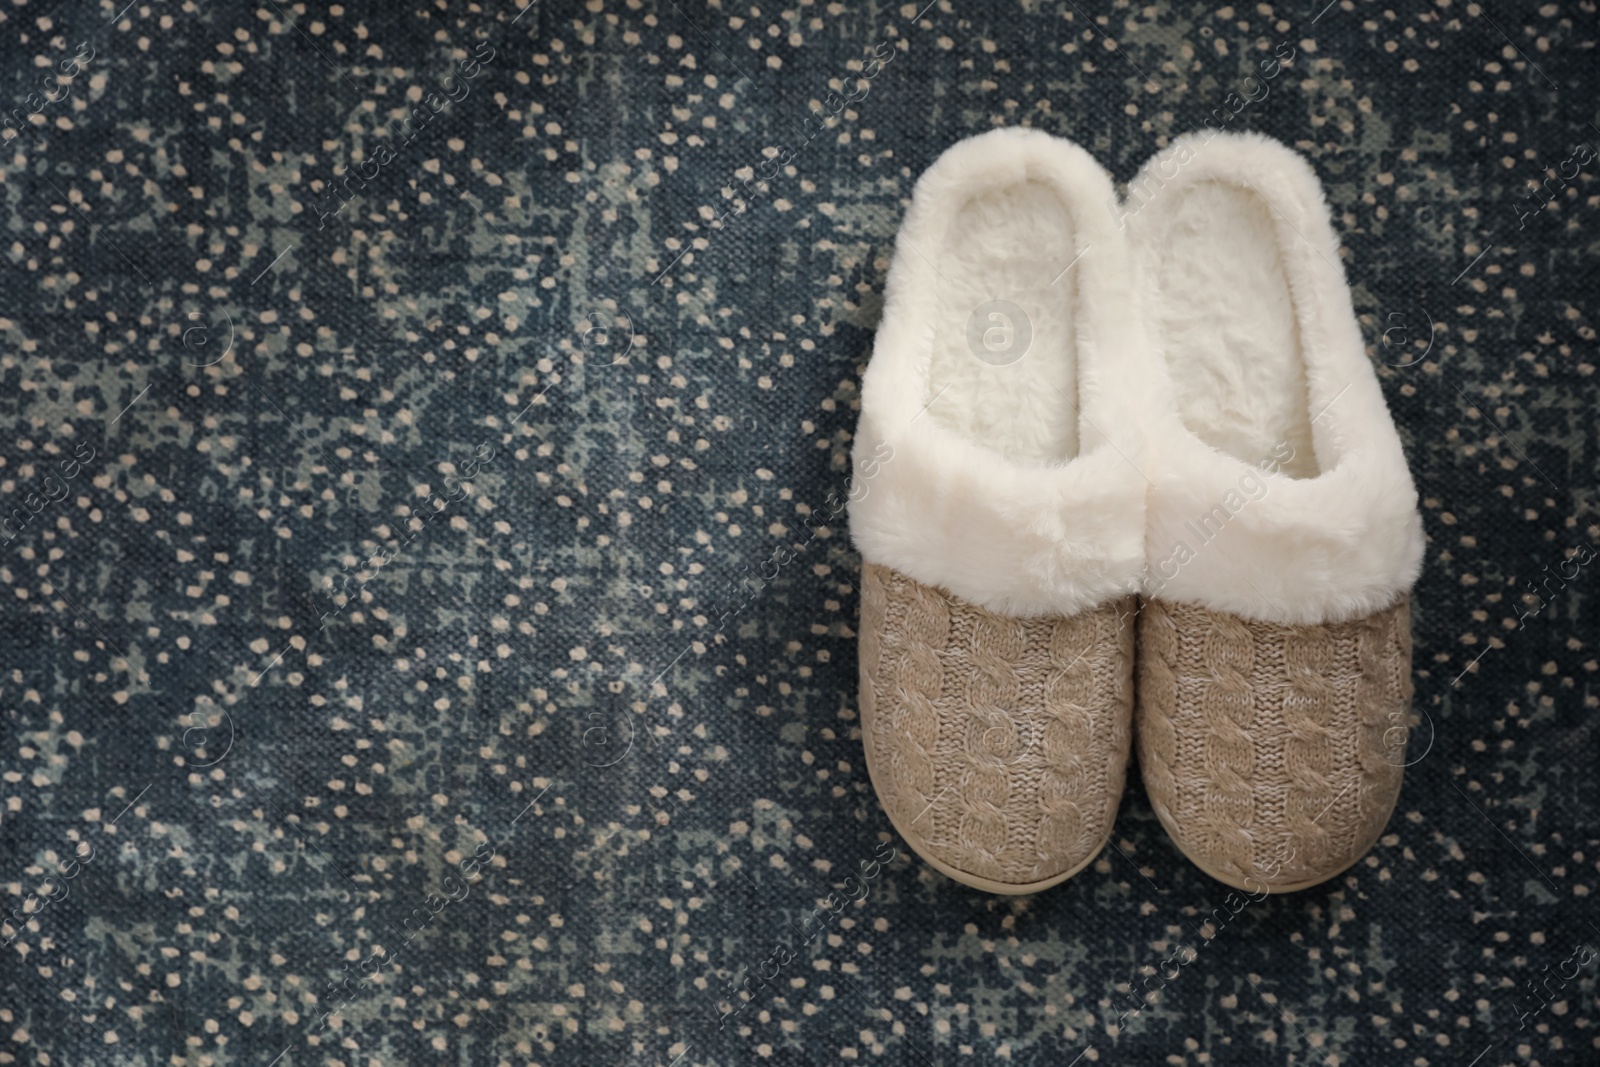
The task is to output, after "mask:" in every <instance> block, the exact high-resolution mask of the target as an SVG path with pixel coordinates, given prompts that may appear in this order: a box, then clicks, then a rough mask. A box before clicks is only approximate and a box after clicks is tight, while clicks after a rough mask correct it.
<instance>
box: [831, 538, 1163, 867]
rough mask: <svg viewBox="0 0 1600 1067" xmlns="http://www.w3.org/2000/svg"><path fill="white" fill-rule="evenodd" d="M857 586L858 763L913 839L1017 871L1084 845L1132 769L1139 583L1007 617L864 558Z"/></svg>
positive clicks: (1063, 858)
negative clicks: (1094, 601)
mask: <svg viewBox="0 0 1600 1067" xmlns="http://www.w3.org/2000/svg"><path fill="white" fill-rule="evenodd" d="M861 591H862V613H861V719H862V735H863V738H864V740H865V744H866V750H867V766H868V769H869V771H870V772H871V775H872V783H873V786H874V787H875V788H876V789H877V793H878V797H879V799H880V800H881V801H882V803H883V806H884V808H885V810H886V811H888V813H889V817H890V819H891V820H892V821H893V822H894V824H895V827H896V828H897V829H898V830H899V831H900V832H901V834H902V835H903V836H904V837H905V838H906V840H907V841H909V842H910V843H911V845H912V846H913V847H915V848H916V849H917V850H918V851H919V852H921V853H922V854H923V855H924V856H927V857H928V858H930V859H933V860H935V861H937V862H939V863H943V864H944V865H946V866H947V867H950V868H953V869H954V870H956V871H960V872H964V873H967V874H970V875H974V876H976V877H979V878H984V879H988V880H990V881H994V882H1000V883H1004V884H1006V885H1016V886H1022V885H1030V884H1032V883H1037V882H1041V881H1047V880H1049V879H1051V878H1053V877H1056V876H1058V875H1062V874H1065V873H1068V872H1070V871H1072V870H1075V869H1076V868H1078V867H1080V866H1082V865H1083V864H1084V863H1086V862H1087V861H1088V860H1089V859H1090V858H1092V857H1093V856H1094V854H1095V853H1096V852H1098V851H1099V849H1100V847H1101V845H1102V844H1104V842H1105V839H1106V837H1107V836H1108V835H1109V834H1110V832H1111V824H1112V821H1113V819H1114V818H1115V817H1116V812H1117V804H1118V802H1119V801H1120V800H1121V797H1122V785H1123V776H1124V774H1125V773H1126V770H1127V762H1128V749H1129V746H1130V744H1131V729H1130V719H1131V716H1132V701H1133V677H1132V674H1133V637H1134V632H1133V631H1134V627H1133V623H1132V616H1133V599H1132V598H1131V597H1129V598H1126V599H1123V600H1118V601H1114V602H1111V603H1108V604H1105V605H1102V606H1100V607H1098V608H1096V609H1094V610H1093V611H1088V612H1084V613H1081V614H1079V615H1076V616H1074V617H1072V618H1058V617H1041V618H1026V619H1022V618H1010V617H1006V616H1002V615H996V614H994V613H993V612H990V611H988V610H986V609H984V608H980V607H978V606H976V605H974V604H970V603H967V602H966V601H964V600H961V599H960V598H958V597H955V596H952V595H950V594H947V593H945V592H943V591H941V590H939V589H936V588H934V587H932V586H927V585H923V584H921V583H919V582H917V581H914V580H913V579H911V578H907V577H906V576H905V575H903V574H900V573H899V572H898V571H895V570H893V569H891V568H888V567H883V566H879V565H877V564H872V563H868V564H866V565H865V566H864V567H863V570H862V590H861Z"/></svg>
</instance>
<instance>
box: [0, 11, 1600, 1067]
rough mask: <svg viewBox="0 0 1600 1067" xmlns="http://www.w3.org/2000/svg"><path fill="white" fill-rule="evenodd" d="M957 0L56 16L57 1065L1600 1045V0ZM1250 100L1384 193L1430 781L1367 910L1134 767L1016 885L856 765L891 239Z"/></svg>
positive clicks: (27, 644)
mask: <svg viewBox="0 0 1600 1067" xmlns="http://www.w3.org/2000/svg"><path fill="white" fill-rule="evenodd" d="M924 3H925V0H923V2H918V3H916V4H888V5H885V4H843V3H837V4H835V3H787V4H774V5H767V4H760V3H740V4H729V3H707V2H705V0H695V2H693V3H690V2H687V0H676V2H675V3H674V2H672V0H667V2H665V3H656V2H653V0H652V2H647V0H559V2H558V0H541V2H539V3H537V4H531V5H528V6H526V7H523V6H521V5H519V4H518V3H517V2H515V0H510V2H508V3H506V4H489V3H457V2H445V0H441V2H439V3H433V2H428V3H419V2H414V0H402V2H399V3H389V4H377V3H367V4H359V5H358V4H347V3H339V4H310V3H300V2H295V3H289V2H286V0H264V2H262V3H247V4H243V5H235V4H203V3H197V2H193V0H174V2H170V3H154V2H149V0H133V2H132V3H127V2H126V0H115V2H113V0H86V2H76V0H75V2H71V3H41V2H38V0H34V2H30V3H25V4H24V3H15V2H13V0H3V3H0V55H3V56H4V57H5V59H6V62H4V63H0V90H3V96H0V142H3V143H0V199H3V201H4V210H5V220H6V231H5V238H4V257H3V258H4V262H3V263H0V338H3V340H4V345H3V348H0V382H3V387H0V426H3V427H4V431H5V432H4V435H3V436H0V527H3V531H0V552H3V553H4V556H3V559H0V600H3V603H4V607H3V612H4V615H3V625H0V715H3V718H4V726H5V729H4V731H3V733H0V865H3V869H0V905H3V907H4V911H5V917H4V919H3V925H0V940H3V942H4V951H5V953H6V955H5V961H6V962H5V967H4V968H3V969H0V1064H41V1065H43V1064H49V1065H56V1064H72V1065H76V1064H82V1063H95V1064H116V1065H128V1067H154V1065H158V1064H159V1065H185V1067H187V1065H196V1067H209V1065H220V1067H231V1065H236V1064H238V1065H242V1064H253V1065H261V1067H267V1065H276V1067H304V1065H307V1064H326V1065H350V1067H355V1065H360V1067H371V1065H378V1064H382V1065H399V1064H423V1063H444V1062H450V1063H457V1064H474V1065H477V1064H485V1065H489V1064H495V1065H498V1064H507V1065H518V1067H521V1065H525V1064H539V1065H542V1067H544V1065H567V1064H573V1065H579V1064H581V1065H589V1064H601V1063H606V1064H637V1065H653V1067H668V1065H676V1067H689V1065H710V1064H718V1065H731V1064H741V1065H742V1064H751V1063H761V1062H769V1061H771V1062H778V1063H804V1064H823V1063H827V1064H834V1063H844V1064H854V1063H884V1064H890V1063H893V1064H923V1063H929V1064H939V1065H941V1067H943V1065H945V1064H959V1063H972V1064H996V1063H1000V1064H1009V1063H1016V1064H1060V1065H1066V1064H1080V1065H1088V1064H1132V1063H1137V1064H1163V1065H1185V1067H1187V1065H1190V1064H1195V1065H1199V1064H1205V1065H1213V1064H1215V1065H1241V1067H1243V1065H1249V1067H1260V1065H1263V1064H1294V1065H1301V1064H1326V1065H1329V1067H1343V1065H1356V1064H1379V1063H1381V1064H1395V1065H1404V1067H1424V1065H1441V1067H1442V1065H1446V1064H1450V1065H1475V1067H1497V1065H1504V1064H1517V1065H1524V1064H1526V1065H1532V1064H1541V1065H1546V1067H1564V1065H1577V1064H1586V1063H1593V1062H1595V1061H1596V1059H1597V1057H1600V1048H1597V1037H1596V1034H1597V1029H1596V1022H1597V1019H1600V1005H1597V1001H1596V984H1595V983H1596V969H1597V967H1600V964H1597V963H1596V956H1595V950H1596V949H1600V928H1597V924H1600V909H1597V908H1596V904H1595V897H1594V893H1595V889H1596V886H1597V882H1600V879H1597V860H1600V830H1597V828H1596V822H1595V791H1596V783H1595V776H1594V769H1595V766H1596V762H1597V755H1600V751H1597V745H1600V742H1597V740H1596V736H1595V732H1594V722H1595V714H1596V705H1597V703H1600V689H1597V687H1596V672H1597V669H1600V667H1597V662H1596V651H1595V644H1596V640H1597V638H1600V634H1597V633H1596V620H1597V618H1600V613H1597V612H1596V610H1595V603H1594V590H1595V570H1596V564H1595V563H1594V562H1593V560H1594V557H1595V553H1596V552H1597V551H1600V548H1597V547H1596V546H1597V543H1600V519H1597V515H1596V510H1595V499H1594V486H1595V478H1596V472H1597V453H1596V449H1597V441H1596V433H1595V425H1596V424H1595V410H1596V400H1597V396H1596V387H1595V377H1594V371H1595V318H1594V315H1595V306H1594V295H1595V292H1596V281H1597V277H1596V266H1595V264H1596V262H1597V257H1596V253H1597V251H1600V247H1597V245H1600V237H1597V236H1596V235H1597V234H1600V203H1597V190H1600V186H1597V185H1596V174H1597V173H1600V158H1597V155H1596V152H1595V146H1597V145H1600V129H1597V128H1596V126H1595V123H1596V122H1600V115H1597V114H1596V112H1595V108H1594V100H1595V98H1596V94H1595V89H1596V68H1595V62H1594V57H1595V47H1596V26H1597V20H1596V13H1595V6H1594V3H1593V2H1592V0H1582V2H1569V0H1558V2H1552V3H1549V4H1493V5H1488V6H1480V5H1477V4H1474V3H1460V2H1458V0H1450V2H1445V0H1439V2H1429V3H1422V4H1412V5H1391V6H1388V7H1385V6H1383V5H1380V4H1375V3H1366V2H1358V0H1333V2H1331V3H1327V4H1326V6H1324V5H1323V3H1320V2H1319V3H1307V4H1304V5H1301V6H1295V7H1289V6H1279V5H1276V4H1271V5H1255V4H1250V5H1244V4H1240V5H1225V6H1217V5H1206V4H1200V3H1181V4H1179V3H1170V2H1167V0H1152V2H1151V3H1149V4H1143V5H1130V4H1113V5H1110V6H1106V5H1101V4H1094V5H1091V4H1086V3H1066V4H1042V3H1037V2H1034V0H998V2H995V3H978V2H975V0H933V2H932V3H926V6H924ZM1207 121H1210V122H1212V123H1214V124H1222V125H1225V126H1226V128H1246V129H1252V130H1258V131H1262V132H1265V133H1267V134H1270V135H1272V136H1274V137H1276V138H1278V139H1280V140H1282V141H1284V142H1286V143H1288V144H1290V145H1292V146H1293V147H1295V148H1296V149H1298V150H1299V151H1301V152H1303V153H1304V154H1305V155H1306V157H1307V158H1308V159H1309V160H1310V162H1311V164H1312V165H1313V167H1314V168H1315V169H1316V171H1317V174H1318V176H1319V177H1320V179H1321V180H1322V182H1323V183H1324V185H1325V187H1326V189H1327V191H1328V195H1329V198H1330V200H1331V203H1332V207H1333V220H1334V227H1335V230H1336V231H1337V232H1338V233H1339V234H1340V236H1341V240H1342V249H1341V256H1342V257H1343V260H1344V265H1345V269H1346V270H1347V272H1348V274H1349V278H1350V282H1351V286H1352V290H1353V294H1354V298H1355V306H1356V308H1357V311H1358V313H1359V315H1360V317H1361V321H1362V326H1363V329H1364V330H1365V332H1366V335H1367V338H1368V343H1369V345H1370V352H1371V356H1372V359H1373V361H1374V364H1375V366H1376V367H1377V368H1378V372H1379V375H1380V380H1381V382H1382V385H1383V389H1384V392H1385V395H1386V397H1387V399H1388V401H1389V403H1390V405H1391V408H1392V410H1393V413H1394V416H1395V419H1396V422H1397V423H1398V425H1399V427H1400V430H1401V434H1402V437H1403V439H1404V443H1405V447H1406V451H1407V458H1408V460H1409V461H1410V464H1411V466H1412V469H1413V471H1414V473H1415V475H1416V479H1417V483H1418V486H1419V489H1420V493H1421V502H1420V503H1421V511H1422V515H1423V520H1424V523H1425V526H1426V531H1427V535H1428V549H1427V557H1426V563H1425V569H1424V572H1423V576H1422V579H1421V582H1420V584H1419V586H1418V588H1417V590H1416V597H1415V616H1414V620H1413V631H1414V639H1415V647H1414V652H1415V657H1414V676H1413V682H1414V687H1415V694H1416V695H1415V705H1414V715H1413V716H1412V718H1413V719H1414V720H1415V721H1414V722H1411V723H1408V725H1407V726H1406V727H1405V728H1406V729H1408V730H1409V731H1410V737H1409V739H1408V744H1407V746H1406V748H1405V751H1406V752H1407V759H1408V760H1409V761H1412V762H1411V765H1410V766H1409V767H1407V768H1406V771H1405V781H1404V786H1403V788H1402V791H1401V795H1400V799H1399V804H1398V807H1397V809H1396V812H1395V815H1394V817H1393V819H1392V820H1391V822H1390V824H1389V826H1388V828H1387V830H1386V831H1385V832H1384V834H1383V836H1382V837H1381V838H1380V839H1379V841H1378V843H1377V845H1376V846H1375V847H1374V848H1373V850H1372V851H1371V852H1370V853H1369V854H1367V855H1366V856H1365V858H1364V859H1362V860H1361V861H1360V862H1359V863H1357V864H1356V865H1355V866H1354V867H1352V868H1351V869H1350V870H1349V871H1347V872H1345V873H1344V874H1342V875H1340V876H1339V877H1338V878H1336V879H1334V880H1333V881H1332V882H1329V883H1327V884H1325V885H1321V886H1318V887H1316V888H1315V889H1311V890H1307V891H1304V892H1300V893H1293V894H1288V895H1286V896H1283V897H1270V898H1267V899H1265V900H1260V901H1256V900H1253V899H1250V898H1248V897H1241V896H1240V895H1239V894H1237V893H1231V892H1229V891H1228V890H1227V889H1226V887H1224V886H1222V885H1220V884H1219V883H1217V882H1214V881H1212V880H1211V879H1209V878H1208V877H1206V876H1205V875H1204V874H1202V873H1201V872H1199V871H1198V870H1196V869H1195V868H1194V867H1192V866H1190V865H1189V864H1188V863H1186V862H1185V861H1184V860H1183V858H1182V857H1181V855H1180V854H1179V853H1178V851H1177V849H1176V848H1175V847H1174V846H1173V844H1172V843H1171V842H1170V841H1169V840H1168V839H1167V838H1166V836H1165V835H1164V834H1163V832H1162V831H1161V829H1160V827H1159V825H1158V823H1157V820H1156V818H1155V816H1154V815H1153V814H1152V812H1151V809H1150V804H1149V802H1148V800H1147V798H1146V797H1145V796H1144V794H1143V793H1142V791H1141V790H1140V788H1139V786H1138V784H1137V777H1138V776H1137V775H1130V781H1131V784H1130V786H1129V792H1128V795H1127V796H1126V798H1125V799H1124V800H1123V803H1122V805H1121V808H1120V811H1119V814H1118V816H1117V822H1116V825H1115V829H1114V832H1113V834H1112V836H1111V839H1110V841H1109V842H1108V845H1107V847H1106V848H1105V849H1104V850H1103V851H1102V852H1101V854H1100V855H1099V857H1098V858H1097V859H1096V860H1095V862H1094V863H1092V864H1091V865H1090V866H1089V867H1088V868H1086V869H1085V870H1084V871H1083V872H1081V873H1080V874H1078V875H1076V876H1075V877H1074V878H1072V879H1071V880H1070V881H1068V882H1066V883H1065V884H1063V885H1061V886H1059V887H1057V888H1055V889H1053V890H1051V891H1049V892H1047V893H1043V894H1038V895H1034V896H1026V897H1017V898H1004V897H998V896H992V895H987V894H983V893H980V892H976V891H973V890H970V889H967V888H965V887H963V886H959V885H956V884H954V883H952V882H951V881H950V880H948V879H946V878H944V877H943V876H941V875H939V874H937V873H936V872H934V871H932V870H930V869H929V868H928V867H927V866H926V865H925V864H921V863H918V862H916V861H915V860H914V858H913V857H912V856H911V855H910V851H909V849H907V848H906V847H904V843H903V842H901V841H900V840H899V839H898V838H897V837H896V836H895V835H894V833H893V829H892V827H891V826H890V824H889V822H888V820H887V819H886V817H885V816H884V814H883V812H882V811H881V809H880V808H879V807H878V805H877V803H876V801H875V800H874V798H873V795H872V792H871V787H870V784H869V782H868V778H867V771H866V767H865V763H864V759H863V750H862V741H861V737H860V720H859V717H858V707H857V697H856V676H857V663H856V646H857V632H856V628H857V619H858V613H859V608H860V594H859V583H860V561H859V558H858V557H857V556H856V555H855V554H854V552H853V551H852V550H851V548H850V543H849V537H848V530H847V528H846V526H845V523H844V513H843V501H844V499H845V498H846V497H847V496H848V494H849V493H851V492H853V491H854V492H860V491H869V492H870V491H871V486H870V480H867V481H865V482H863V483H862V485H860V486H857V487H855V488H852V485H851V480H850V469H849V449H850V444H851V434H852V431H853V429H854V426H855V420H856V418H857V404H858V395H859V394H858V383H859V381H860V375H861V372H862V369H863V367H864V366H865V364H866V360H867V357H868V354H869V352H870V349H871V338H872V332H873V330H874V328H875V326H876V324H877V322H878V319H879V316H880V313H881V300H882V293H883V283H884V278H885V274H886V271H887V269H888V265H889V261H890V258H891V255H892V252H893V247H894V246H893V241H894V235H895V231H896V227H897V225H898V223H899V220H900V219H901V217H902V215H903V213H904V210H905V205H906V204H907V203H908V202H909V198H910V194H911V190H912V187H913V184H914V182H915V180H916V178H917V176H918V175H919V174H920V173H921V172H922V171H923V170H924V169H925V168H926V167H927V166H928V164H929V163H930V162H931V161H932V160H933V159H934V158H936V157H937V155H938V153H939V152H941V151H942V150H943V149H944V148H946V147H947V146H948V145H950V144H951V143H953V142H954V141H956V140H957V139H959V138H961V137H964V136H968V135H970V134H973V133H977V132H980V131H983V130H987V129H990V128H993V127H996V126H1020V125H1027V126H1034V127H1038V128H1041V129H1045V130H1048V131H1051V132H1053V133H1058V134H1061V135H1064V136H1068V137H1071V138H1073V139H1074V140H1076V141H1078V142H1079V143H1080V144H1082V145H1083V146H1084V147H1085V148H1087V149H1088V150H1089V151H1091V152H1093V153H1094V154H1095V155H1096V156H1097V157H1098V158H1100V159H1101V160H1102V161H1103V162H1104V163H1105V165H1106V166H1107V167H1108V168H1110V169H1111V171H1112V172H1113V174H1114V175H1115V176H1116V177H1117V179H1118V180H1119V181H1126V180H1127V179H1128V178H1130V177H1131V176H1132V175H1133V174H1134V173H1135V171H1136V170H1137V168H1138V166H1139V164H1140V163H1142V162H1143V161H1144V159H1146V158H1147V157H1148V156H1149V155H1150V154H1151V153H1153V152H1155V151H1158V150H1159V149H1160V148H1161V147H1162V146H1163V145H1166V144H1168V143H1170V141H1171V139H1172V138H1173V137H1175V136H1177V135H1178V134H1179V133H1182V132H1184V131H1186V130H1188V129H1191V128H1193V127H1195V126H1197V125H1200V124H1202V123H1204V122H1207ZM1157 195H1159V194H1157ZM1066 266H1067V264H1062V267H1063V268H1064V267H1066ZM1215 281H1216V284H1218V285H1226V284H1228V279H1227V278H1225V277H1219V278H1217V279H1216V280H1215ZM1130 476H1135V475H1132V474H1130Z"/></svg>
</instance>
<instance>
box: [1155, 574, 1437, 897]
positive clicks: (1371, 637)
mask: <svg viewBox="0 0 1600 1067" xmlns="http://www.w3.org/2000/svg"><path fill="white" fill-rule="evenodd" d="M1138 700H1139V709H1138V739H1139V762H1140V765H1141V767H1142V769H1143V773H1144V783H1145V789H1146V790H1147V791H1148V793H1149V794H1150V802H1151V804H1152V805H1153V806H1154V808H1155V811H1156V814H1157V815H1158V816H1159V817H1160V819H1161V822H1162V824H1163V825H1164V826H1165V827H1166V828H1167V832H1168V833H1169V834H1171V835H1172V838H1173V840H1174V841H1176V842H1177V844H1178V846H1179V847H1180V848H1181V849H1182V850H1183V852H1184V854H1185V855H1187V856H1188V857H1189V858H1190V859H1191V860H1193V861H1194V862H1195V863H1196V864H1198V865H1199V866H1201V867H1202V868H1204V869H1205V870H1207V871H1208V872H1209V873H1211V874H1213V875H1214V876H1216V877H1218V878H1220V879H1222V880H1223V881H1226V882H1229V883H1230V884H1233V885H1236V886H1239V887H1241V888H1245V889H1250V890H1252V891H1258V890H1259V889H1261V888H1262V887H1267V888H1277V889H1283V888H1286V887H1290V886H1301V885H1307V884H1313V883H1315V882H1319V881H1322V880H1324V879H1326V878H1330V877H1332V876H1333V875H1335V874H1337V873H1338V872H1339V871H1341V870H1343V869H1344V868H1345V867H1347V866H1349V865H1350V864H1351V863H1354V862H1355V861H1356V860H1358V859H1360V858H1361V856H1362V855H1363V854H1365V853H1366V851H1367V850H1368V849H1369V848H1371V847H1372V844H1373V842H1374V841H1376V840H1377V837H1378V835H1379V834H1380V833H1382V831H1383V827H1384V825H1385V824H1386V823H1387V822H1388V820H1389V815H1390V812H1392V811H1393V809H1394V804H1395V801H1396V799H1397V798H1398V796H1399V792H1400V778H1401V773H1402V768H1403V766H1404V762H1405V727H1406V726H1407V725H1408V720H1409V715H1410V711H1411V614H1410V605H1409V601H1408V600H1406V599H1404V598H1402V599H1401V600H1400V601H1399V602H1398V603H1397V604H1395V605H1394V606H1393V607H1391V608H1387V609H1385V610H1383V611H1380V612H1377V613H1376V614H1373V615H1371V616H1368V617H1367V618H1364V619H1358V620H1355V621H1353V622H1346V623H1339V624H1334V625H1322V626H1280V625H1276V624H1273V623H1262V622H1252V621H1248V620H1245V619H1241V618H1239V617H1237V616H1234V615H1229V614H1226V613H1223V612H1217V611H1211V610H1208V609H1206V608H1202V607H1196V606H1193V605H1187V604H1169V603H1166V602H1164V601H1160V600H1155V601H1150V602H1148V603H1146V604H1145V606H1144V610H1143V612H1142V613H1141V616H1140V620H1139V696H1138ZM1247 882H1248V883H1249V884H1247Z"/></svg>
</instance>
